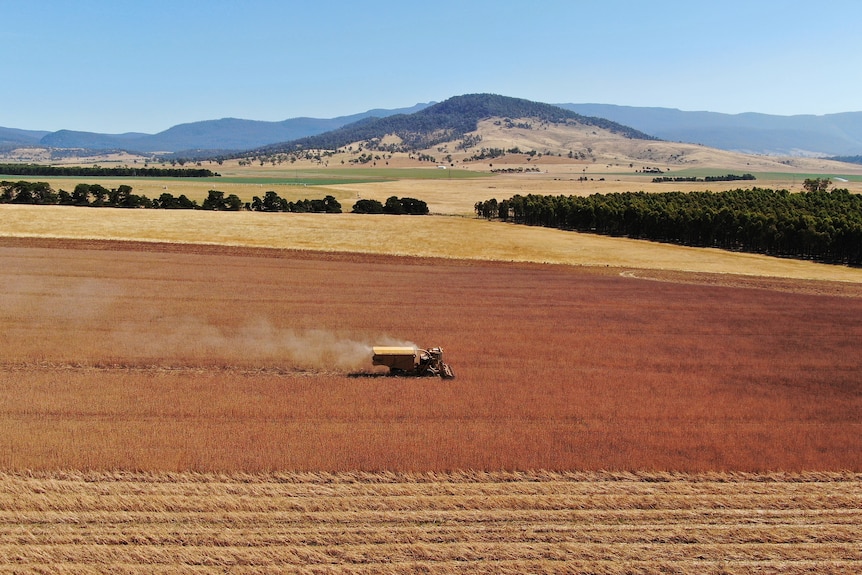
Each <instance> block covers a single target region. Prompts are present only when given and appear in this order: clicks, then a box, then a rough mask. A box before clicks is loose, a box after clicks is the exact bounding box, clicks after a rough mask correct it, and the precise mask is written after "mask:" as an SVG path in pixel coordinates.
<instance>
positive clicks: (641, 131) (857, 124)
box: [0, 94, 862, 156]
mask: <svg viewBox="0 0 862 575" xmlns="http://www.w3.org/2000/svg"><path fill="white" fill-rule="evenodd" d="M470 96H471V97H472V98H468V97H465V96H458V97H454V98H451V99H449V100H446V101H444V102H440V103H435V102H429V103H420V104H416V105H414V106H411V107H408V108H399V109H375V110H369V111H367V112H362V113H358V114H353V115H349V116H340V117H336V118H329V119H326V118H304V117H303V118H291V119H287V120H283V121H280V122H264V121H256V120H243V119H236V118H223V119H220V120H207V121H201V122H192V123H187V124H179V125H177V126H173V127H171V128H169V129H167V130H165V131H162V132H159V133H157V134H144V133H138V132H130V133H125V134H100V133H95V132H80V131H71V130H59V131H56V132H48V131H38V130H26V129H20V128H3V127H0V150H2V149H5V150H9V149H14V148H22V147H43V148H52V149H70V148H72V149H86V150H95V151H106V150H127V151H133V152H139V153H155V152H173V153H183V152H188V151H192V150H197V151H201V150H205V151H207V152H208V153H211V154H213V155H215V154H233V153H236V152H240V151H245V150H252V149H257V148H264V147H267V148H270V149H277V148H279V147H284V146H287V145H289V144H290V143H293V142H295V141H297V140H300V141H304V142H305V143H307V144H309V145H311V144H313V143H314V142H318V143H322V142H327V141H329V142H332V141H334V140H333V139H332V137H329V138H328V139H326V138H323V139H321V135H323V134H328V133H330V132H333V131H337V132H339V133H340V134H341V136H339V138H342V137H352V136H353V135H357V134H368V133H370V132H369V131H368V129H369V127H370V126H374V130H375V131H374V133H376V130H380V129H391V131H392V133H396V132H398V131H399V130H401V132H403V133H405V134H406V133H407V132H408V131H409V130H410V129H411V128H409V127H410V126H416V125H420V126H423V125H424V126H427V127H428V128H429V129H430V130H431V131H433V130H434V129H436V128H434V126H435V125H436V124H434V122H440V121H444V123H445V126H446V129H449V130H455V131H458V130H460V129H461V128H460V127H459V126H463V125H466V126H467V127H469V125H468V124H469V122H468V124H464V123H463V122H462V121H461V119H459V118H458V117H456V116H463V117H464V118H468V119H469V120H470V121H471V122H472V121H473V119H474V117H475V116H476V114H486V116H488V115H491V116H493V115H495V114H497V115H499V116H500V117H508V118H518V117H526V116H518V115H517V114H518V113H520V112H519V108H518V106H521V108H520V110H521V111H522V112H523V111H527V110H529V111H530V112H531V113H536V112H537V111H539V113H541V114H542V115H544V116H547V117H553V118H557V119H563V120H565V119H566V116H565V114H564V113H563V112H564V111H565V112H568V113H571V114H572V115H571V116H569V117H568V119H569V120H571V121H578V122H580V123H582V124H583V123H585V124H589V125H596V126H599V127H602V128H605V129H610V130H611V131H614V132H616V133H619V134H622V135H625V136H626V137H634V138H657V139H662V140H666V141H671V142H686V143H694V144H702V145H704V146H709V147H713V148H718V149H722V150H731V151H739V152H745V153H753V154H766V155H784V156H788V155H789V156H844V155H859V154H862V112H847V113H842V114H828V115H821V116H815V115H797V116H778V115H770V114H758V113H747V114H722V113H716V112H688V111H682V110H677V109H671V108H647V107H631V106H614V105H608V104H556V105H550V104H541V103H536V102H529V101H527V100H521V99H517V98H507V97H503V96H495V95H489V94H484V95H470ZM475 96H481V98H479V99H477V98H475ZM464 98H468V100H464ZM516 103H517V104H516ZM455 104H457V106H456V105H455ZM465 114H466V115H465ZM373 118H377V119H385V121H383V122H381V121H378V120H373ZM441 119H445V120H441ZM440 125H444V124H440ZM405 126H406V127H405ZM345 127H349V130H348V131H347V132H346V133H345V132H344V131H343V129H344V128H345ZM345 134H346V135H345ZM303 139H305V140H303ZM357 139H360V138H357ZM428 141H430V140H428ZM425 143H427V142H425ZM198 155H200V152H198Z"/></svg>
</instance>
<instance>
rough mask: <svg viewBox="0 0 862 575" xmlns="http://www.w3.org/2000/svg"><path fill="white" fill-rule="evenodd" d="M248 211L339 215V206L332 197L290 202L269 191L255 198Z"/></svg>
mask: <svg viewBox="0 0 862 575" xmlns="http://www.w3.org/2000/svg"><path fill="white" fill-rule="evenodd" d="M249 209H251V210H253V211H256V212H295V213H324V214H340V213H341V204H340V203H339V202H338V200H336V199H335V197H333V196H326V197H325V198H323V199H322V200H299V201H296V202H290V201H288V200H286V199H284V198H282V197H280V196H279V195H278V194H277V193H276V192H273V191H269V192H266V194H264V196H263V198H260V197H258V196H255V197H254V198H253V199H252V202H251V205H250V206H249Z"/></svg>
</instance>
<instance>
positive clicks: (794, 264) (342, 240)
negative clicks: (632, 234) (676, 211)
mask: <svg viewBox="0 0 862 575" xmlns="http://www.w3.org/2000/svg"><path fill="white" fill-rule="evenodd" d="M0 237H49V238H71V239H98V240H135V241H148V242H181V243H203V244H221V245H231V246H249V247H268V248H280V249H299V250H322V251H338V252H358V253H376V254H392V255H406V256H421V257H446V258H466V259H484V260H503V261H523V262H548V263H559V264H568V265H584V266H612V267H624V268H635V269H653V270H679V271H690V272H709V273H721V274H744V275H752V276H771V277H781V278H795V279H816V280H832V281H843V282H855V283H862V270H860V269H854V268H849V267H846V266H835V265H825V264H817V263H813V262H806V261H799V260H790V259H779V258H770V257H765V256H760V255H755V254H744V253H734V252H727V251H723V250H717V249H700V248H689V247H684V246H675V245H671V244H661V243H655V242H647V241H640V240H629V239H625V238H612V237H606V236H599V235H592V234H580V233H575V232H566V231H561V230H554V229H547V228H539V227H528V226H520V225H515V224H505V223H501V222H488V221H485V220H481V219H477V218H473V217H462V216H388V215H359V214H347V213H345V214H293V213H259V212H244V211H243V212H210V211H200V210H143V209H140V210H123V209H115V208H80V207H66V206H23V205H11V204H5V205H0Z"/></svg>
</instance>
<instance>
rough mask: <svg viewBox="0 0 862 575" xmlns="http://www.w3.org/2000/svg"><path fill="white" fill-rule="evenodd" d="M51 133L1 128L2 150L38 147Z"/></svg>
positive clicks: (0, 145) (0, 140)
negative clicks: (40, 141)
mask: <svg viewBox="0 0 862 575" xmlns="http://www.w3.org/2000/svg"><path fill="white" fill-rule="evenodd" d="M49 133H50V132H40V131H36V130H19V129H17V128H0V148H17V147H21V146H38V145H39V140H41V139H42V138H44V137H45V136H46V135H47V134H49Z"/></svg>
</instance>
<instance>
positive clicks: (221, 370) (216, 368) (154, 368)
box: [0, 361, 377, 377]
mask: <svg viewBox="0 0 862 575" xmlns="http://www.w3.org/2000/svg"><path fill="white" fill-rule="evenodd" d="M1 372H15V373H20V372H77V373H88V372H90V373H144V374H164V375H196V374H200V375H204V374H209V375H212V374H225V375H234V376H236V375H241V376H270V377H320V376H333V375H340V376H346V375H351V376H365V375H367V376H369V377H371V376H374V375H377V374H371V373H369V374H365V373H350V374H348V373H346V372H340V371H334V370H321V369H304V368H299V367H277V366H262V367H255V366H240V365H230V364H221V365H194V364H154V363H133V362H132V363H127V362H109V363H106V362H93V363H87V362H63V361H60V362H57V361H22V362H5V363H0V373H1Z"/></svg>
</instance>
